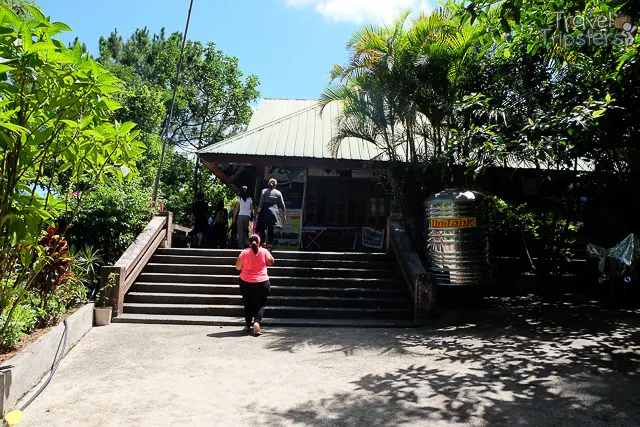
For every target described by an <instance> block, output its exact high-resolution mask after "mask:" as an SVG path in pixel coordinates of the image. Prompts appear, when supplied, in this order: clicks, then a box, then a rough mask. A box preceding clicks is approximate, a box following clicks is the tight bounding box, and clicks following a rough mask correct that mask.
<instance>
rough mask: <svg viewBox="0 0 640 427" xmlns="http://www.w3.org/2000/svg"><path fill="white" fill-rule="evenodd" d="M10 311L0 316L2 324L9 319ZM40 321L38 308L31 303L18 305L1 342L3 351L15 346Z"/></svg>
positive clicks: (0, 323)
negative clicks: (34, 307)
mask: <svg viewBox="0 0 640 427" xmlns="http://www.w3.org/2000/svg"><path fill="white" fill-rule="evenodd" d="M7 314H8V311H5V312H4V313H3V314H2V316H0V325H3V326H4V324H5V322H6V321H7ZM37 322H38V318H37V313H36V310H34V309H33V308H32V307H31V306H30V304H28V303H26V302H25V303H24V304H20V305H18V307H16V309H15V310H14V312H13V315H12V316H11V320H10V321H9V324H8V325H7V328H6V331H5V333H4V335H3V339H2V342H0V349H1V350H3V351H6V350H10V349H11V348H13V347H14V346H15V345H16V344H17V343H18V341H20V338H22V337H23V336H25V335H27V333H29V332H30V331H31V330H32V329H33V328H34V327H35V326H36V323H37Z"/></svg>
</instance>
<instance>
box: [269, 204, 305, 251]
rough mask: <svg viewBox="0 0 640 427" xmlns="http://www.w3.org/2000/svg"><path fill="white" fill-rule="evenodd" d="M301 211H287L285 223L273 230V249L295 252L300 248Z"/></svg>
mask: <svg viewBox="0 0 640 427" xmlns="http://www.w3.org/2000/svg"><path fill="white" fill-rule="evenodd" d="M301 230H302V209H292V210H289V209H287V221H286V222H285V223H284V225H283V227H282V228H280V227H277V228H276V229H275V230H274V239H273V247H274V249H280V250H288V251H297V250H298V249H299V247H300V234H301Z"/></svg>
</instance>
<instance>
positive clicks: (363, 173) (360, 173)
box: [351, 169, 373, 178]
mask: <svg viewBox="0 0 640 427" xmlns="http://www.w3.org/2000/svg"><path fill="white" fill-rule="evenodd" d="M351 178H373V170H371V169H364V170H359V169H354V170H352V171H351Z"/></svg>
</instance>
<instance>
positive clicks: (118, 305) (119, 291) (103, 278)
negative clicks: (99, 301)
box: [100, 265, 127, 317]
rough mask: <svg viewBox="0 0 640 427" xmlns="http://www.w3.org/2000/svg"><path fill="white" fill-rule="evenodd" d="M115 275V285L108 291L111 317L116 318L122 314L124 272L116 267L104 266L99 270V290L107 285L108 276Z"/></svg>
mask: <svg viewBox="0 0 640 427" xmlns="http://www.w3.org/2000/svg"><path fill="white" fill-rule="evenodd" d="M112 273H115V274H116V276H117V277H116V285H115V286H114V287H113V288H111V289H110V291H109V292H110V296H109V303H110V305H111V308H112V309H113V317H118V316H120V315H121V314H122V310H123V306H124V292H125V291H124V286H123V284H124V281H125V279H126V277H127V275H126V271H125V269H124V268H123V267H120V266H118V267H116V266H112V265H109V266H104V267H102V268H101V270H100V289H103V288H104V287H105V286H107V284H108V283H109V276H110V275H111V274H112Z"/></svg>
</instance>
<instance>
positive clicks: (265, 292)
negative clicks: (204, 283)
mask: <svg viewBox="0 0 640 427" xmlns="http://www.w3.org/2000/svg"><path fill="white" fill-rule="evenodd" d="M249 244H250V245H251V247H250V248H247V249H245V250H243V251H242V252H241V253H240V256H239V257H238V260H237V261H236V270H239V271H240V293H241V294H242V301H243V302H244V319H245V327H244V329H243V331H246V332H249V331H251V328H253V332H254V333H255V334H256V335H260V334H262V329H261V327H260V323H262V317H263V316H264V307H265V305H266V304H267V298H268V297H269V289H270V288H271V284H270V283H269V275H268V274H267V266H270V265H273V263H274V262H275V260H274V259H273V256H272V255H271V253H270V252H269V251H268V250H266V249H265V248H261V247H260V237H259V236H257V235H255V234H254V235H252V236H251V237H249Z"/></svg>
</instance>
